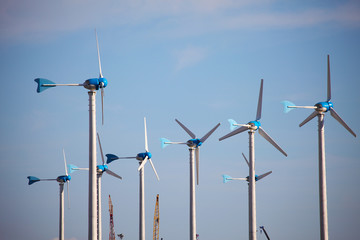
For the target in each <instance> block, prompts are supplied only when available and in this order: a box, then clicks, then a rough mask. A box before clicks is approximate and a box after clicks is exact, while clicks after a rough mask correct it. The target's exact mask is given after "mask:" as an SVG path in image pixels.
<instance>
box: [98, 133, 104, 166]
mask: <svg viewBox="0 0 360 240" xmlns="http://www.w3.org/2000/svg"><path fill="white" fill-rule="evenodd" d="M97 137H98V142H99V147H100V154H101V160H102V164H103V165H104V164H105V160H104V153H103V150H102V147H101V142H100V136H99V133H97Z"/></svg>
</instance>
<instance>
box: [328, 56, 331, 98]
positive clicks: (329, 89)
mask: <svg viewBox="0 0 360 240" xmlns="http://www.w3.org/2000/svg"><path fill="white" fill-rule="evenodd" d="M330 99H331V80H330V56H329V55H327V101H330Z"/></svg>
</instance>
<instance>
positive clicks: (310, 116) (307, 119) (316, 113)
mask: <svg viewBox="0 0 360 240" xmlns="http://www.w3.org/2000/svg"><path fill="white" fill-rule="evenodd" d="M317 115H318V112H317V111H314V112H313V113H312V114H310V115H309V116H308V117H307V118H306V119H305V120H304V121H302V123H300V124H299V127H302V126H304V125H305V124H306V123H307V122H309V121H310V120H311V119H313V118H314V117H316V116H317Z"/></svg>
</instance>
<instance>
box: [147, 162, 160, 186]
mask: <svg viewBox="0 0 360 240" xmlns="http://www.w3.org/2000/svg"><path fill="white" fill-rule="evenodd" d="M149 162H150V165H151V167H152V169H153V170H154V173H155V175H156V178H157V180H158V181H160V178H159V175H158V174H157V172H156V169H155V166H154V164H153V162H152V161H151V159H150V158H149Z"/></svg>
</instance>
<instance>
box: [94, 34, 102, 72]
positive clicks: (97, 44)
mask: <svg viewBox="0 0 360 240" xmlns="http://www.w3.org/2000/svg"><path fill="white" fill-rule="evenodd" d="M95 37H96V48H97V54H98V60H99V75H100V78H102V77H103V75H102V71H101V61H100V50H99V41H98V36H97V32H96V28H95Z"/></svg>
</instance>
